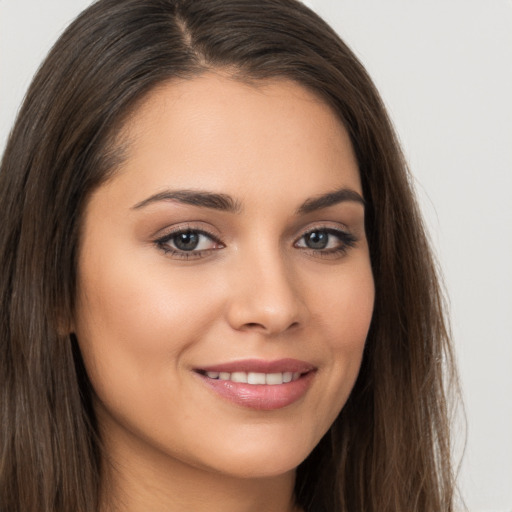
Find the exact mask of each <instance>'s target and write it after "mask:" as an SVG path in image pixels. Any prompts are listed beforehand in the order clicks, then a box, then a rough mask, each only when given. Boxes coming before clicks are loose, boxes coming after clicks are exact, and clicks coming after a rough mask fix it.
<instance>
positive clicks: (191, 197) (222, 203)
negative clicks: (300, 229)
mask: <svg viewBox="0 0 512 512" xmlns="http://www.w3.org/2000/svg"><path fill="white" fill-rule="evenodd" d="M160 201H177V202H179V203H183V204H190V205H192V206H199V207H201V208H211V209H213V210H220V211H225V212H229V213H239V212H241V211H242V205H241V204H240V203H239V202H238V201H237V200H235V199H233V198H232V197H231V196H229V195H227V194H218V193H214V192H206V191H201V190H165V191H163V192H159V193H158V194H154V195H152V196H151V197H148V198H147V199H144V200H143V201H141V202H140V203H137V204H136V205H135V206H133V207H132V209H134V210H138V209H140V208H144V207H145V206H148V205H150V204H152V203H156V202H160ZM346 201H354V202H357V203H360V204H362V205H363V206H365V201H364V199H363V197H362V196H361V195H360V194H359V193H358V192H356V191H355V190H352V189H349V188H340V189H338V190H334V191H333V192H328V193H327V194H322V195H320V196H316V197H312V198H309V199H307V200H306V201H304V203H302V204H301V205H300V206H299V208H297V210H296V212H295V213H296V214H297V215H305V214H307V213H312V212H314V211H317V210H322V209H324V208H328V207H330V206H334V205H336V204H339V203H343V202H346Z"/></svg>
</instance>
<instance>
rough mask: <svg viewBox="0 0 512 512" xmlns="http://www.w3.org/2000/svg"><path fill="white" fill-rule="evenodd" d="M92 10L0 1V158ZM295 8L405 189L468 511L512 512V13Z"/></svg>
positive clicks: (328, 3)
mask: <svg viewBox="0 0 512 512" xmlns="http://www.w3.org/2000/svg"><path fill="white" fill-rule="evenodd" d="M255 1H257V0H255ZM89 3H90V1H88V0H45V1H44V2H42V1H40V0H0V151H3V148H4V145H5V140H6V138H7V135H8V131H9V129H10V127H11V125H12V123H13V121H14V118H15V115H16V111H17V108H18V107H19V104H20V103H21V101H22V98H23V95H24V93H25V90H26V88H27V87H28V84H29V83H30V80H31V77H32V75H33V73H34V72H35V70H36V69H37V67H38V65H39V64H40V62H41V61H42V59H43V58H44V55H45V54H46V52H47V51H48V49H49V47H50V46H51V44H52V43H53V42H54V41H55V40H56V38H57V37H58V35H59V34H60V33H61V31H62V30H63V29H64V27H65V26H66V25H67V24H68V23H69V21H71V19H72V18H74V17H75V16H76V15H77V14H78V12H80V11H81V10H82V9H83V8H84V7H86V6H87V5H88V4H89ZM305 3H307V4H308V5H309V6H310V7H312V8H313V9H315V10H316V11H317V12H318V13H319V14H321V15H322V16H323V17H324V18H325V19H326V20H327V21H328V22H329V23H331V25H333V26H334V28H335V29H336V30H337V31H338V33H339V34H340V35H341V37H342V38H343V39H344V40H345V41H346V42H347V43H348V44H349V46H351V47H352V49H353V50H354V51H355V52H356V54H357V55H358V56H359V57H360V59H361V60H362V62H363V63H364V65H365V66H366V67H367V69H368V71H369V72H370V74H371V75H372V77H373V78H374V81H375V82H376V85H377V87H378V89H379V90H380V92H381V94H382V96H383V98H384V101H385V103H386V104H387V106H388V108H389V111H390V114H391V117H392V119H393V121H394V123H395V126H396V128H397V131H398V134H399V136H400V139H401V140H402V143H403V147H404V150H405V153H406V155H407V157H408V160H409V163H410V166H411V169H412V171H413V174H414V176H415V180H416V187H417V192H418V195H419V198H420V203H421V205H422V209H423V211H424V214H425V217H426V221H427V225H428V227H429V229H430V231H431V236H432V240H433V242H434V245H435V247H436V251H437V254H438V257H439V260H440V263H441V266H442V268H443V271H444V275H445V281H446V286H447V290H448V293H449V297H450V301H451V316H452V323H453V331H454V337H455V344H456V350H457V355H458V359H459V366H460V372H461V377H462V384H463V392H464V399H465V406H466V412H467V418H468V432H467V446H466V450H465V455H464V459H463V462H462V467H461V473H460V477H459V482H460V487H461V490H462V494H463V496H464V498H465V501H466V504H467V506H468V509H469V511H470V512H491V511H492V512H512V396H511V395H512V371H511V368H512V334H511V332H512V320H511V318H512V272H511V267H512V241H511V238H512V233H511V231H512V229H511V227H512V207H511V203H512V201H511V195H512V149H511V147H512V2H511V1H510V0H429V1H428V2H427V1H424V2H420V1H413V0H385V1H383V0H380V1H379V0H309V1H306V2H305ZM454 433H455V437H456V440H457V442H458V449H457V454H458V456H460V452H461V446H462V444H463V442H464V436H463V430H462V428H461V426H460V424H459V425H458V426H456V427H454Z"/></svg>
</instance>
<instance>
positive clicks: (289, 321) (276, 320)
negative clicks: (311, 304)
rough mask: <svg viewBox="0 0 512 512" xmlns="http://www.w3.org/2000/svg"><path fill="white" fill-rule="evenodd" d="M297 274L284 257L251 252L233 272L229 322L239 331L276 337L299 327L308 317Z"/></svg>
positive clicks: (228, 314)
mask: <svg viewBox="0 0 512 512" xmlns="http://www.w3.org/2000/svg"><path fill="white" fill-rule="evenodd" d="M303 295H304V294H303V291H301V286H300V282H299V280H298V276H297V275H296V274H295V273H294V271H293V269H292V268H291V266H290V265H287V263H286V261H285V260H284V258H282V257H280V256H278V255H275V256H273V257H272V256H271V255H269V254H268V253H267V254H266V255H263V256H262V257H257V255H253V257H252V258H248V259H247V260H246V261H245V262H241V263H240V264H239V265H238V266H237V269H236V270H235V272H234V281H233V282H232V286H231V292H230V297H231V299H230V303H229V307H228V313H227V317H228V322H229V324H230V325H231V327H232V328H233V329H236V330H238V331H256V332H260V333H262V334H265V335H267V336H275V335H278V334H281V333H284V332H286V331H288V330H291V329H294V328H297V327H299V326H302V325H303V324H304V323H305V322H306V320H307V317H308V308H307V306H306V303H305V301H304V297H303Z"/></svg>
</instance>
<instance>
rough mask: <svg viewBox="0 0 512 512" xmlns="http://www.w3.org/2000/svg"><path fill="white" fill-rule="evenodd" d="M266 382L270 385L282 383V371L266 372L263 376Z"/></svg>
mask: <svg viewBox="0 0 512 512" xmlns="http://www.w3.org/2000/svg"><path fill="white" fill-rule="evenodd" d="M265 380H266V383H267V384H270V385H271V386H272V385H275V384H282V383H283V374H282V373H267V375H266V377H265Z"/></svg>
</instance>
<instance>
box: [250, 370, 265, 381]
mask: <svg viewBox="0 0 512 512" xmlns="http://www.w3.org/2000/svg"><path fill="white" fill-rule="evenodd" d="M265 381H266V379H265V374H264V373H255V372H249V373H248V374H247V382H248V383H249V384H265Z"/></svg>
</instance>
